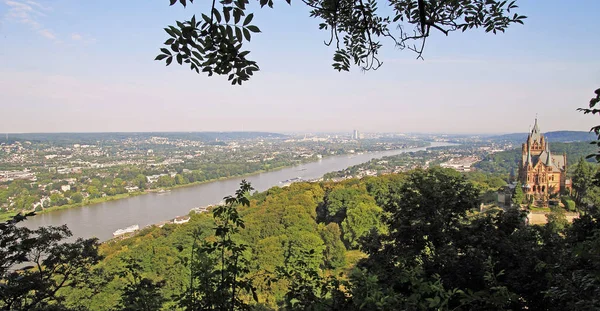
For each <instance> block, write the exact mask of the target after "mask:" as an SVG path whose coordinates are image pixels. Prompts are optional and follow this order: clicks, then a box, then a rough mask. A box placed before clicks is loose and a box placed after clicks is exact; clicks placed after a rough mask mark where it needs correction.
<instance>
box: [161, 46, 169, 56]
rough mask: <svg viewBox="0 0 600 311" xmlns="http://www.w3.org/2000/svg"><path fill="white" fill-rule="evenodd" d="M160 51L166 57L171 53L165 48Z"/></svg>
mask: <svg viewBox="0 0 600 311" xmlns="http://www.w3.org/2000/svg"><path fill="white" fill-rule="evenodd" d="M160 50H161V51H162V52H163V53H165V54H167V55H171V51H169V50H167V49H165V48H162V49H160Z"/></svg>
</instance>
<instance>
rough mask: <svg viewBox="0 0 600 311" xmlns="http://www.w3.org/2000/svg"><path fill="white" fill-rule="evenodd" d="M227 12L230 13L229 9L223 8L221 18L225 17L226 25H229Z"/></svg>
mask: <svg viewBox="0 0 600 311" xmlns="http://www.w3.org/2000/svg"><path fill="white" fill-rule="evenodd" d="M229 11H231V7H225V8H223V16H224V17H225V22H226V23H229V19H230V18H231V15H229Z"/></svg>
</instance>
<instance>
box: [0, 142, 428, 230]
mask: <svg viewBox="0 0 600 311" xmlns="http://www.w3.org/2000/svg"><path fill="white" fill-rule="evenodd" d="M426 143H427V145H425V146H416V147H415V146H411V147H407V148H400V149H393V150H396V151H398V150H406V149H413V148H427V147H430V146H431V142H426ZM393 150H379V151H368V152H367V153H377V152H386V151H393ZM344 155H352V154H351V153H345V154H335V155H324V156H323V157H322V158H310V159H303V160H301V161H300V162H299V163H295V164H293V165H282V166H278V167H273V168H269V169H266V170H265V169H261V170H257V171H254V172H249V173H246V174H239V175H232V176H223V177H219V178H214V179H209V180H204V181H196V182H191V183H187V184H180V185H173V186H170V187H162V188H157V189H149V190H146V191H137V192H131V193H122V194H117V195H114V196H105V197H101V198H94V199H89V200H84V202H81V203H74V204H66V205H62V206H54V207H49V208H45V209H43V210H41V211H37V212H35V213H36V214H46V213H50V212H55V211H60V210H65V209H70V208H76V207H87V206H92V205H97V204H100V203H105V202H109V201H116V200H121V199H127V198H130V197H134V196H139V195H144V194H150V193H157V192H160V191H161V190H162V191H170V190H174V189H179V188H188V187H193V186H199V185H203V184H207V183H213V182H219V181H226V180H230V179H235V178H245V177H251V176H254V175H258V174H262V173H268V172H277V171H281V170H284V169H287V168H292V167H296V166H300V165H304V164H310V163H316V162H319V161H321V160H326V159H329V158H332V157H336V156H344ZM32 211H33V210H30V211H29V212H32ZM15 214H16V213H15V212H8V213H0V221H6V220H7V219H9V218H11V217H12V216H14V215H15Z"/></svg>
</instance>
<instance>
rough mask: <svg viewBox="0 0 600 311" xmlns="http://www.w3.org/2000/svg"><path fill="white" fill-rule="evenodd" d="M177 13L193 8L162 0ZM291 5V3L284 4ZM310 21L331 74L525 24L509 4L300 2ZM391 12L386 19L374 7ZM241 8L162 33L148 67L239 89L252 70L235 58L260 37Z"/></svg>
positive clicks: (242, 3) (218, 7)
mask: <svg viewBox="0 0 600 311" xmlns="http://www.w3.org/2000/svg"><path fill="white" fill-rule="evenodd" d="M169 2H170V4H171V5H174V4H175V3H177V2H179V3H181V4H182V5H183V6H184V7H185V6H186V5H187V3H193V2H194V1H193V0H169ZM258 2H259V4H260V6H261V7H264V6H268V7H270V8H273V5H274V1H273V0H259V1H258ZM286 2H287V3H288V4H291V2H292V1H291V0H286ZM302 2H304V4H306V5H307V6H308V7H309V8H310V16H311V17H314V18H317V19H319V20H320V23H319V29H321V30H324V31H326V32H327V33H328V39H327V40H326V41H325V44H326V45H332V44H333V45H334V46H335V53H334V57H333V68H334V69H336V70H338V71H342V70H344V71H348V70H349V69H350V64H351V63H353V64H355V65H357V66H359V67H360V68H361V69H363V70H371V69H373V70H375V69H377V68H379V67H380V66H381V65H382V62H381V61H380V60H379V58H378V54H379V51H380V49H381V47H382V44H381V42H380V40H381V39H387V40H390V41H391V42H392V43H394V45H395V46H396V47H397V48H400V49H409V50H412V51H414V52H416V53H417V55H418V57H421V55H422V53H423V49H424V46H425V40H426V39H427V38H429V36H430V31H431V33H433V32H437V31H439V32H440V33H443V34H444V35H446V36H447V35H448V34H449V33H451V32H453V31H462V32H464V31H466V30H470V29H473V28H476V29H477V28H482V29H484V30H485V32H488V33H489V32H492V33H494V34H495V33H497V32H504V31H505V30H506V29H507V28H508V27H509V26H510V25H511V24H515V23H519V24H523V20H524V19H525V18H526V17H525V16H523V15H519V14H517V13H515V10H516V9H517V8H518V6H517V5H516V4H515V2H516V1H510V2H509V1H495V0H443V1H439V0H435V1H434V0H389V1H387V2H386V3H379V2H377V1H375V0H369V1H363V0H359V1H355V0H333V1H332V0H302ZM381 4H385V5H389V6H390V8H391V12H390V13H385V11H383V10H379V8H378V5H381ZM249 10H250V1H249V0H235V1H234V0H221V1H219V2H218V3H217V2H216V1H213V2H212V6H211V7H210V9H209V11H208V12H205V13H203V14H201V15H200V16H199V18H196V16H195V15H194V16H193V17H192V18H191V19H190V20H186V21H183V22H179V21H178V22H177V23H176V26H169V27H167V28H165V31H166V33H167V34H168V35H169V38H168V39H167V40H166V41H165V42H164V45H165V47H164V48H161V54H159V55H158V56H157V57H156V60H164V61H165V62H166V64H167V66H168V65H170V64H171V63H172V62H173V60H176V61H177V62H178V63H179V64H180V65H183V64H184V63H185V64H186V66H190V69H191V70H194V71H196V72H197V73H200V71H202V72H205V73H207V74H208V75H209V76H211V75H213V74H218V75H227V76H228V79H229V81H231V83H232V84H234V85H235V84H240V85H241V84H242V82H244V81H247V80H248V79H250V77H251V76H252V75H253V74H254V72H256V71H258V70H259V67H258V65H257V63H256V62H255V61H252V60H250V59H249V57H248V54H249V53H250V51H246V50H243V49H244V45H245V43H246V42H249V41H250V40H251V38H252V34H253V33H259V32H260V29H259V28H258V27H257V26H255V25H254V24H253V23H252V22H253V18H254V14H253V13H248V11H249Z"/></svg>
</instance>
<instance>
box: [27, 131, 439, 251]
mask: <svg viewBox="0 0 600 311" xmlns="http://www.w3.org/2000/svg"><path fill="white" fill-rule="evenodd" d="M448 145H451V144H448V143H440V142H433V143H431V146H430V147H439V146H448ZM425 149H426V148H410V149H401V150H390V151H381V152H369V153H364V154H357V155H343V156H335V157H328V158H325V159H322V160H320V161H318V162H313V163H308V164H302V165H299V166H295V167H290V168H285V169H281V170H277V171H271V172H265V173H260V174H256V175H252V176H247V177H245V179H246V180H248V181H249V182H251V183H252V186H253V187H254V188H255V189H256V190H257V191H264V190H267V189H269V188H271V187H274V186H278V185H281V183H280V182H281V181H284V180H288V179H291V178H296V177H302V178H303V179H315V178H319V177H322V176H323V174H325V173H328V172H333V171H339V170H342V169H345V168H347V167H349V166H352V165H356V164H360V163H364V162H367V161H369V160H371V159H375V158H381V157H384V156H391V155H396V154H400V153H405V152H412V151H420V150H425ZM242 179H243V178H241V177H240V178H232V179H228V180H220V181H215V182H210V183H206V184H200V185H196V186H190V187H186V188H179V189H174V190H171V191H169V192H166V193H162V194H159V193H149V194H145V195H140V196H134V197H130V198H126V199H122V200H116V201H110V202H104V203H100V204H95V205H90V206H84V207H78V208H71V209H65V210H59V211H54V212H50V213H45V214H40V215H36V216H35V217H31V218H29V219H27V220H26V221H25V222H24V223H23V225H24V226H26V227H28V228H32V229H34V228H37V227H39V226H48V225H54V226H59V225H63V224H67V225H68V226H69V229H71V231H72V232H73V237H83V238H90V237H97V238H99V239H100V240H101V241H105V240H108V239H110V238H111V237H112V232H114V231H115V230H117V229H119V228H125V227H128V226H131V225H134V224H138V225H139V226H140V228H142V227H144V226H146V225H149V224H155V223H158V222H161V221H164V220H169V219H172V218H175V217H177V216H181V215H186V214H187V213H189V211H190V209H192V208H194V207H198V206H206V205H210V204H215V203H218V202H220V201H221V200H222V199H223V197H224V196H227V195H229V194H232V193H233V192H234V191H235V190H236V189H237V188H238V186H239V183H240V181H241V180H242Z"/></svg>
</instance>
